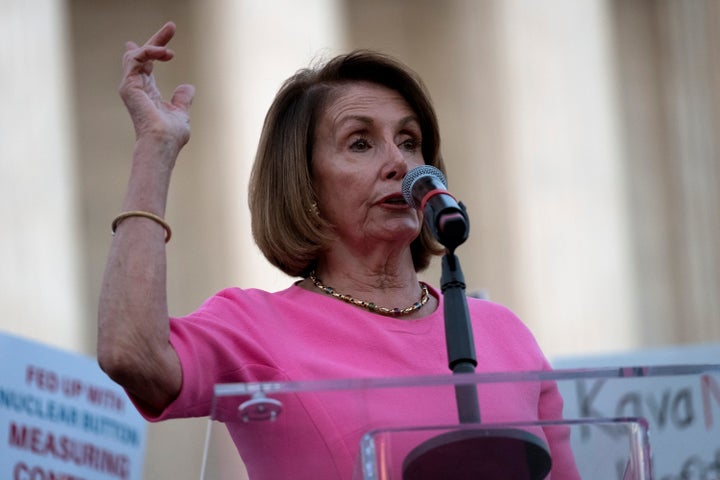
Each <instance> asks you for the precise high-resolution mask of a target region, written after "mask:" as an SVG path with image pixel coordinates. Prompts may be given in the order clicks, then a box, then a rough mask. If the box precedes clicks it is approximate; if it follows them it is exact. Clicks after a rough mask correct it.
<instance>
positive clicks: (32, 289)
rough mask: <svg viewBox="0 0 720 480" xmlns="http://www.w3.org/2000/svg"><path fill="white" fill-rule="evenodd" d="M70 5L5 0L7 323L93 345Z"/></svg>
mask: <svg viewBox="0 0 720 480" xmlns="http://www.w3.org/2000/svg"><path fill="white" fill-rule="evenodd" d="M63 7H64V3H63V2H57V1H54V0H47V1H36V2H26V1H24V0H5V1H3V2H2V4H1V6H0V38H1V40H0V62H1V63H2V70H3V73H2V75H0V95H1V96H2V102H0V104H1V105H2V107H1V108H0V196H1V198H2V201H0V218H1V219H2V234H0V265H1V267H0V292H2V293H1V294H0V306H1V308H2V311H3V320H2V329H3V330H6V331H9V332H13V333H16V334H18V335H21V336H24V337H29V338H32V339H35V340H39V341H41V342H44V343H48V344H52V345H55V346H58V347H62V348H65V349H69V350H73V351H77V352H86V351H88V349H89V347H88V340H89V339H88V337H87V336H86V332H87V322H86V319H87V316H86V311H85V308H84V305H83V298H84V296H83V290H82V285H81V283H80V279H81V273H80V272H81V266H82V260H81V258H80V255H79V254H80V252H81V250H82V248H83V245H84V242H85V240H86V239H85V238H83V237H82V236H81V235H80V232H79V231H78V225H79V224H78V222H79V218H78V215H77V210H76V206H77V196H76V186H77V182H76V178H75V175H76V173H77V164H76V162H75V155H74V153H75V151H74V142H73V134H74V125H73V121H72V119H73V116H72V107H73V103H72V89H71V88H70V80H71V75H70V72H69V71H68V67H67V65H68V50H67V48H68V36H67V33H68V32H67V29H66V16H65V10H64V8H63Z"/></svg>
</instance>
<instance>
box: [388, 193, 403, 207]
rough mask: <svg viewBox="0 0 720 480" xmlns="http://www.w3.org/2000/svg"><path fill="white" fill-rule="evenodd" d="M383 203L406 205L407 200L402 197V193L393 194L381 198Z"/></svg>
mask: <svg viewBox="0 0 720 480" xmlns="http://www.w3.org/2000/svg"><path fill="white" fill-rule="evenodd" d="M383 203H386V204H388V205H407V202H406V201H405V199H404V198H403V197H402V195H395V196H392V197H388V198H386V199H385V200H383Z"/></svg>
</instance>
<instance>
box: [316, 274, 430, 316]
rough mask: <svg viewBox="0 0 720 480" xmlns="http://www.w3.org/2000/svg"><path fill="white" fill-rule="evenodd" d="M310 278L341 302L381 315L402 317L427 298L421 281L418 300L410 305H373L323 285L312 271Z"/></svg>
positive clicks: (415, 308) (426, 290)
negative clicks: (399, 306)
mask: <svg viewBox="0 0 720 480" xmlns="http://www.w3.org/2000/svg"><path fill="white" fill-rule="evenodd" d="M310 280H312V282H313V285H315V286H316V287H317V288H318V289H320V290H322V291H323V292H325V293H327V294H328V295H332V296H333V297H335V298H337V299H338V300H342V301H343V302H347V303H350V304H352V305H356V306H358V307H362V308H366V309H368V310H370V311H371V312H373V313H379V314H381V315H387V316H389V317H402V316H404V315H408V314H410V313H412V312H415V311H417V310H420V309H421V308H422V307H423V305H425V304H426V303H427V301H428V298H429V294H428V288H427V285H425V284H424V283H422V282H418V285H420V289H421V290H422V294H421V295H420V300H418V301H417V302H415V303H413V304H412V305H410V306H409V307H405V308H387V307H380V306H378V305H375V304H374V303H373V302H366V301H365V300H358V299H356V298H353V297H351V296H350V295H345V294H344V293H338V292H336V291H335V289H334V288H332V287H329V286H327V285H323V284H322V282H321V281H320V279H319V278H317V277H316V276H315V272H314V271H313V272H312V273H310Z"/></svg>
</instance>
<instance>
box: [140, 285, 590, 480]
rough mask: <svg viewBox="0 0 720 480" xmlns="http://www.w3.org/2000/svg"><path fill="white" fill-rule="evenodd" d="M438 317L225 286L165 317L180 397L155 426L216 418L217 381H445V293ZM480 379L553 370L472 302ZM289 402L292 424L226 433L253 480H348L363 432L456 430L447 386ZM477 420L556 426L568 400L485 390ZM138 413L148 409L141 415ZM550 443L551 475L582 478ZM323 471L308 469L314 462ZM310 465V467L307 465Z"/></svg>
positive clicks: (501, 312)
mask: <svg viewBox="0 0 720 480" xmlns="http://www.w3.org/2000/svg"><path fill="white" fill-rule="evenodd" d="M430 290H431V293H432V294H433V295H434V296H435V297H437V298H438V299H439V306H438V309H437V310H436V311H435V312H433V313H432V314H430V315H428V316H426V317H424V318H421V319H417V320H401V319H397V318H392V317H385V316H381V315H377V314H372V313H370V312H367V311H364V310H362V309H360V308H357V307H354V306H351V305H348V304H346V303H343V302H341V301H339V300H337V299H334V298H332V297H330V296H327V295H324V294H322V293H320V292H317V293H316V292H310V291H307V290H304V289H302V288H300V287H298V286H295V285H293V286H291V287H289V288H288V289H286V290H283V291H280V292H277V293H268V292H265V291H261V290H253V289H251V290H241V289H238V288H230V289H226V290H223V291H221V292H219V293H218V294H216V295H215V296H213V297H211V298H210V299H208V300H207V301H206V302H205V303H204V304H203V305H202V306H201V307H200V308H199V309H198V310H197V311H195V312H194V313H192V314H190V315H188V316H187V317H183V318H172V319H171V320H170V330H171V333H170V341H171V343H172V345H173V347H174V348H175V349H176V351H177V353H178V356H179V358H180V361H181V363H182V371H183V384H182V389H181V391H180V393H179V395H178V397H177V399H176V400H175V401H174V402H173V403H172V404H170V405H169V406H168V407H167V409H166V410H165V411H164V412H163V413H162V414H161V415H160V416H157V417H154V418H153V417H150V416H148V415H147V413H146V412H145V413H144V414H145V416H146V418H148V419H149V420H151V421H157V420H163V419H168V418H179V417H194V416H207V415H209V414H210V410H211V405H212V397H213V386H214V385H215V384H218V383H236V382H267V381H301V380H326V379H347V378H371V377H372V378H377V377H403V376H418V375H434V374H450V370H449V369H448V360H447V351H446V345H445V332H444V317H443V306H442V295H439V293H438V292H437V291H436V290H434V289H432V288H431V289H430ZM468 308H469V311H470V316H471V318H472V321H473V333H474V337H475V344H476V353H477V359H478V366H477V370H476V371H477V373H483V372H506V371H537V370H546V369H549V368H550V366H549V364H548V362H547V360H546V359H545V357H544V355H543V354H542V352H541V351H540V348H539V347H538V345H537V343H536V341H535V339H534V337H533V336H532V334H531V333H530V332H529V330H528V329H527V328H526V327H525V325H524V324H523V323H522V322H521V321H520V320H519V319H518V318H517V317H516V316H515V315H513V314H512V313H511V312H510V311H509V310H507V309H506V308H504V307H502V306H500V305H497V304H495V303H492V302H489V301H484V300H477V299H473V298H468ZM290 397H291V396H290V395H287V394H286V396H285V398H283V400H282V401H283V413H282V414H281V416H283V417H284V418H285V421H278V422H275V423H276V425H275V426H268V422H250V423H244V422H236V423H232V424H228V428H229V430H230V433H231V435H232V437H233V439H234V441H235V443H236V445H237V447H238V451H239V452H240V454H241V456H242V458H243V460H244V462H245V464H246V467H247V470H248V473H249V476H250V478H251V479H252V480H261V479H278V478H294V479H304V478H307V479H350V478H352V474H353V469H354V468H355V464H356V459H357V456H358V452H359V445H360V438H361V436H362V435H363V434H364V433H366V432H367V431H368V430H370V429H372V428H378V427H394V426H403V425H444V424H456V423H457V421H458V420H457V412H456V408H455V397H454V393H453V390H452V389H449V388H447V387H443V388H442V389H438V388H434V389H430V388H428V389H427V390H423V391H422V392H421V391H420V390H418V389H416V388H414V389H411V392H410V393H409V394H408V393H407V392H406V391H396V390H392V389H388V390H387V391H379V392H375V393H373V394H372V395H369V396H365V397H363V398H358V394H357V393H355V394H354V395H351V394H350V393H348V392H328V393H327V394H323V393H321V394H302V395H294V396H292V398H290ZM480 408H481V415H482V421H483V422H484V423H492V422H512V421H529V420H535V419H560V418H561V417H562V398H561V397H560V395H559V393H558V391H557V388H556V386H555V384H554V383H552V382H542V383H541V382H521V383H517V384H512V385H511V384H493V385H491V388H488V389H483V388H480ZM141 413H143V412H141ZM534 433H536V434H537V435H538V436H540V437H542V438H543V439H545V440H546V441H547V442H548V444H549V446H550V448H551V455H552V457H553V471H552V473H553V475H554V476H555V477H556V478H563V479H566V478H577V476H576V473H575V467H574V464H573V461H572V456H571V454H570V453H569V439H568V438H567V431H565V430H557V429H555V430H552V429H546V430H545V431H544V432H543V431H542V430H540V431H538V432H534ZM308 458H315V459H318V460H317V462H315V463H314V464H312V465H311V466H309V467H308V466H307V459H308ZM300 465H304V467H302V468H301V467H300Z"/></svg>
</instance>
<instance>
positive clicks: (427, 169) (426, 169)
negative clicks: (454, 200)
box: [402, 165, 447, 208]
mask: <svg viewBox="0 0 720 480" xmlns="http://www.w3.org/2000/svg"><path fill="white" fill-rule="evenodd" d="M420 179H429V180H433V179H434V180H436V181H438V182H440V183H442V185H443V186H444V187H445V188H447V180H446V179H445V175H443V173H442V172H441V171H440V170H439V169H437V168H435V167H433V166H432V165H420V166H419V167H415V168H413V169H412V170H410V171H409V172H408V173H407V175H405V178H403V182H402V195H403V198H404V199H405V201H406V202H407V204H408V205H410V207H411V208H419V205H418V202H417V201H415V198H414V196H413V188H414V187H415V184H416V183H417V182H418V181H419V180H420Z"/></svg>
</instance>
